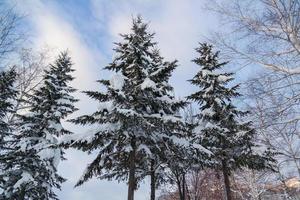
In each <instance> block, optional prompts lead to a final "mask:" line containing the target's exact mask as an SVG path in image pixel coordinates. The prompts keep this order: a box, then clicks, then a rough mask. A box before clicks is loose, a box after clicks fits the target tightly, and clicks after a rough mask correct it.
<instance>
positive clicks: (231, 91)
mask: <svg viewBox="0 0 300 200" xmlns="http://www.w3.org/2000/svg"><path fill="white" fill-rule="evenodd" d="M196 51H197V52H198V53H199V57H198V58H196V59H194V60H193V61H194V62H195V63H196V64H197V65H199V66H200V71H199V72H198V73H197V74H196V75H195V76H194V78H193V79H192V80H190V82H191V83H192V84H193V85H196V86H198V87H199V88H200V90H199V91H198V92H196V93H194V94H192V95H190V96H189V97H188V99H189V100H192V101H195V102H197V103H198V104H199V105H200V112H199V114H198V115H197V118H198V120H199V124H198V126H196V127H195V129H194V139H193V140H194V142H196V143H199V144H202V145H203V146H204V147H206V148H207V149H208V150H210V151H211V152H212V155H211V159H212V160H213V161H214V164H213V165H212V166H213V168H216V169H221V170H222V171H223V174H224V176H229V175H230V173H231V171H234V170H236V169H239V168H241V167H249V168H251V169H257V170H260V169H264V168H268V167H271V164H270V163H269V162H268V161H272V159H271V157H270V152H269V151H264V152H261V153H260V154H258V153H257V152H255V151H253V149H254V147H256V146H257V145H256V143H254V142H255V141H254V140H255V131H254V129H253V128H252V127H251V122H249V121H245V120H243V119H244V118H243V117H244V116H245V115H247V114H248V112H244V111H240V110H238V109H237V108H236V107H235V106H234V105H233V103H232V99H233V98H234V97H238V96H240V94H239V93H238V92H237V89H238V87H239V86H238V85H236V86H233V87H229V86H227V83H228V82H229V81H231V80H232V79H233V78H232V75H233V74H232V73H222V72H221V70H220V69H221V68H222V67H223V66H224V65H226V64H227V63H226V62H225V63H219V62H218V52H217V53H214V52H213V51H212V46H211V45H208V44H206V43H204V44H201V46H200V47H199V48H197V49H196ZM196 131H197V132H196ZM198 131H199V132H198ZM225 182H226V177H225ZM227 185H228V184H227ZM228 187H229V186H228Z"/></svg>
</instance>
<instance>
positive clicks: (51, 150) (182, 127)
mask: <svg viewBox="0 0 300 200" xmlns="http://www.w3.org/2000/svg"><path fill="white" fill-rule="evenodd" d="M9 25H10V24H9ZM3 26H8V24H4V25H3ZM8 30H10V31H13V30H12V29H11V28H10V27H8ZM6 35H7V39H6V41H11V40H10V39H11V38H10V37H9V34H6ZM122 37H123V41H122V42H119V43H116V47H115V49H114V50H115V54H116V55H115V57H114V60H113V61H112V62H111V63H110V64H109V65H108V66H106V67H105V69H107V70H109V71H111V72H112V73H113V76H112V78H111V79H109V80H106V79H103V80H99V81H98V82H99V83H100V84H101V85H102V88H103V89H102V90H101V91H86V92H85V93H86V94H87V95H88V96H89V97H90V98H92V99H95V100H96V101H98V102H99V106H98V108H97V109H96V111H95V112H94V113H92V114H90V115H84V116H80V117H77V118H75V119H71V120H69V121H70V122H72V123H74V124H79V125H94V126H95V127H96V130H95V131H89V132H84V133H71V132H70V131H69V130H67V129H65V128H64V127H63V124H62V122H63V120H65V119H66V117H68V115H70V114H72V113H73V112H75V111H76V110H77V108H76V107H75V106H74V104H75V102H77V101H78V100H77V99H76V98H75V97H74V96H73V95H72V93H74V92H75V91H76V89H74V88H72V87H71V86H70V82H71V81H72V80H73V79H74V78H73V76H72V72H73V71H74V70H73V69H72V61H71V58H70V57H69V56H68V53H67V52H63V53H61V54H60V55H59V56H58V58H57V59H56V60H55V62H53V64H50V65H48V66H47V67H46V69H44V70H38V69H40V68H39V67H36V68H34V69H36V71H35V70H34V72H32V71H31V70H27V71H26V73H23V71H22V70H20V68H18V67H12V68H9V69H3V70H2V71H1V74H0V89H1V90H0V91H1V93H0V132H1V135H0V136H1V137H0V139H1V140H0V148H1V149H0V154H1V155H0V191H1V196H0V199H58V198H57V195H56V193H55V191H56V189H60V187H61V184H62V183H63V182H64V181H65V179H64V178H63V177H62V176H61V175H59V173H58V172H57V166H58V164H59V162H60V160H62V159H64V156H63V155H64V148H76V149H79V150H82V151H84V152H88V153H91V152H97V156H96V158H95V159H94V160H93V161H92V162H91V163H90V164H89V165H88V166H87V168H86V170H85V172H84V174H83V176H82V177H81V178H80V179H79V181H78V182H77V184H76V186H79V185H81V184H83V183H85V182H86V181H88V180H89V179H91V178H92V177H97V178H100V179H108V180H117V181H126V182H127V183H128V200H133V199H134V192H135V190H137V189H138V186H139V184H140V183H141V182H142V181H143V180H144V179H145V177H148V176H149V177H150V188H151V194H150V199H151V200H154V199H155V194H156V189H157V188H158V186H160V185H162V184H165V183H176V185H177V191H178V193H179V197H180V199H181V200H184V199H186V198H187V191H186V190H187V187H186V184H187V180H186V177H187V174H189V172H191V171H193V172H198V171H204V170H212V171H216V172H221V173H222V176H223V177H224V186H225V189H226V196H227V199H228V200H230V199H232V194H231V188H230V187H231V185H232V184H231V183H230V176H232V172H234V171H236V170H238V169H241V168H244V167H245V168H248V169H253V170H258V171H260V170H267V169H272V166H273V163H274V160H273V159H272V155H273V154H272V152H271V151H269V150H268V149H262V148H260V146H259V145H258V144H257V143H255V142H254V140H255V139H256V132H255V130H254V129H253V127H252V122H251V121H249V120H248V119H249V118H247V115H248V114H249V112H247V111H241V110H239V109H238V108H237V107H236V106H235V105H234V103H233V102H234V98H235V97H238V96H240V94H239V93H238V91H237V90H238V88H239V85H235V86H229V85H230V84H228V83H229V82H230V81H232V80H233V74H232V73H226V72H224V70H223V67H224V66H225V65H226V64H227V62H220V61H219V53H218V52H214V50H213V48H212V45H210V44H207V43H201V44H200V46H199V47H198V48H196V52H197V54H198V56H197V58H195V59H194V60H193V62H194V63H195V64H196V65H197V66H199V72H198V73H197V74H196V75H195V76H194V77H193V78H192V79H191V80H190V82H191V84H192V85H195V86H197V87H198V88H199V90H198V91H197V92H195V93H193V94H191V95H189V96H188V97H187V98H186V99H184V100H178V99H176V98H175V96H174V91H173V87H172V86H171V85H170V84H169V79H170V77H171V75H172V72H173V71H174V70H175V69H176V67H177V61H176V60H175V61H171V62H170V61H165V59H164V58H163V57H162V56H161V55H160V52H159V50H158V47H157V44H156V42H154V41H153V37H154V34H153V33H151V32H149V31H148V24H146V23H144V22H143V20H142V18H141V17H137V18H135V19H133V23H132V28H131V32H130V33H129V34H124V35H122ZM1 38H2V37H1ZM4 39H5V38H4ZM3 44H5V43H3ZM8 46H9V44H8ZM9 47H11V46H9ZM7 52H9V51H7ZM7 52H6V51H4V50H3V55H5V54H6V53H7ZM30 67H32V65H30V66H29V69H30ZM37 74H38V75H37ZM37 76H41V79H40V80H39V81H37V80H34V81H33V79H36V77H37ZM32 77H34V78H32ZM19 83H20V84H19ZM28 85H30V87H29V86H28ZM28 88H29V89H28ZM193 103H195V104H197V105H199V112H196V113H195V114H192V115H190V116H186V117H184V116H182V115H183V114H182V110H184V109H185V108H186V107H187V105H188V104H190V105H191V104H193ZM208 179H209V178H208Z"/></svg>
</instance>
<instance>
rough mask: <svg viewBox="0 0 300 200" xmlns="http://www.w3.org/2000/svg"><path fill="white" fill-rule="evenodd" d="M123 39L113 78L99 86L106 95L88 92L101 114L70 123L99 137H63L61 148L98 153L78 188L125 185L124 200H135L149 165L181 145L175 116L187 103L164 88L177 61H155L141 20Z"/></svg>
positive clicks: (111, 66)
mask: <svg viewBox="0 0 300 200" xmlns="http://www.w3.org/2000/svg"><path fill="white" fill-rule="evenodd" d="M122 37H123V42H120V43H117V44H116V48H115V49H114V50H115V52H116V56H115V58H114V60H113V62H112V63H111V64H109V65H108V66H107V67H105V69H107V70H110V71H112V72H114V73H115V74H114V75H113V77H112V78H111V79H110V80H100V81H99V83H101V84H102V85H103V86H104V87H105V88H106V90H105V91H103V92H102V91H101V92H98V91H97V92H96V91H89V92H86V94H87V95H88V96H90V97H91V98H93V99H95V100H97V101H99V103H100V107H99V109H98V110H97V111H96V112H94V113H93V114H91V115H85V116H81V117H79V118H77V119H75V120H72V121H73V122H74V123H76V124H81V125H87V124H92V125H97V126H96V127H97V131H95V132H89V133H84V134H77V135H76V134H75V135H74V136H71V137H66V138H65V140H64V143H66V144H71V146H72V147H75V148H78V149H80V150H83V151H87V152H92V151H94V150H95V151H97V153H98V155H97V157H96V158H95V159H94V161H93V162H92V163H90V164H89V165H88V167H87V169H86V171H85V173H84V174H83V176H82V178H81V179H80V180H79V182H78V184H77V185H80V184H82V183H84V182H85V181H87V180H88V179H90V178H91V177H93V176H96V177H98V178H101V179H116V180H119V181H124V180H126V181H128V200H133V199H134V190H135V189H136V187H137V184H138V181H139V180H141V179H143V178H144V177H145V176H146V175H148V174H149V170H148V169H149V166H150V165H151V164H150V163H151V161H152V160H153V159H155V160H157V159H160V158H162V157H163V155H164V151H166V150H167V149H170V148H168V146H172V145H174V144H176V142H178V141H179V140H180V139H181V137H182V130H183V123H182V121H181V119H180V117H179V116H176V113H177V112H178V110H179V109H180V108H182V107H183V106H184V104H185V103H184V102H182V101H177V100H175V99H174V96H173V95H172V90H173V88H172V87H171V86H170V85H169V84H168V79H169V77H170V76H171V73H172V71H173V70H174V69H175V68H176V66H177V64H176V61H174V62H164V61H163V58H162V57H160V56H159V53H158V51H157V50H155V45H156V44H155V43H154V42H153V41H152V39H153V34H152V33H149V32H148V31H147V24H145V23H143V22H142V19H141V17H137V18H136V19H134V20H133V26H132V28H131V33H129V34H124V35H122ZM158 162H159V160H158Z"/></svg>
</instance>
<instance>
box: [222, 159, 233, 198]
mask: <svg viewBox="0 0 300 200" xmlns="http://www.w3.org/2000/svg"><path fill="white" fill-rule="evenodd" d="M222 171H223V176H224V184H225V191H226V197H227V200H232V198H231V190H230V181H229V171H228V168H227V164H226V162H225V161H222Z"/></svg>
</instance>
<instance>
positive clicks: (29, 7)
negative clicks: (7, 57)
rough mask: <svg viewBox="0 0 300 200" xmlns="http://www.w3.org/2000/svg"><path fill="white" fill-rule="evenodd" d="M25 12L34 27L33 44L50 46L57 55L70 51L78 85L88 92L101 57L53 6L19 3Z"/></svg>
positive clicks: (37, 47)
mask: <svg viewBox="0 0 300 200" xmlns="http://www.w3.org/2000/svg"><path fill="white" fill-rule="evenodd" d="M17 8H18V9H19V10H20V12H22V13H28V15H27V17H28V19H29V21H30V23H31V24H32V27H33V29H34V30H33V31H32V32H33V33H34V35H33V43H34V46H35V47H36V49H40V48H42V47H43V46H45V45H47V46H50V47H51V48H52V49H54V54H55V56H56V55H57V54H58V53H59V52H60V51H65V50H68V51H69V52H70V56H71V58H72V60H73V63H74V67H75V69H76V72H75V76H76V78H77V79H75V84H76V86H77V87H78V88H79V89H87V87H89V86H90V85H91V80H95V79H96V77H97V76H95V73H93V68H94V67H95V66H97V62H98V61H99V60H101V59H102V58H101V55H100V54H97V56H96V55H95V54H96V53H95V52H93V51H91V50H90V49H89V47H88V46H87V45H86V44H85V42H84V41H82V39H81V35H80V33H79V32H78V31H77V30H75V29H74V28H73V26H72V24H70V23H68V22H67V21H66V20H64V19H63V18H62V17H61V16H60V13H59V11H58V10H57V8H56V7H55V6H54V5H51V4H50V3H49V2H48V4H46V3H45V2H44V1H40V0H31V1H30V0H29V1H27V2H26V4H21V3H19V4H17Z"/></svg>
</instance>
